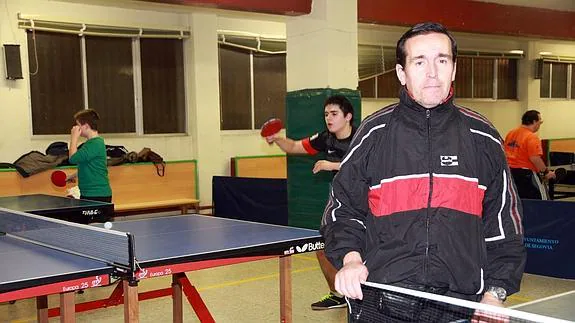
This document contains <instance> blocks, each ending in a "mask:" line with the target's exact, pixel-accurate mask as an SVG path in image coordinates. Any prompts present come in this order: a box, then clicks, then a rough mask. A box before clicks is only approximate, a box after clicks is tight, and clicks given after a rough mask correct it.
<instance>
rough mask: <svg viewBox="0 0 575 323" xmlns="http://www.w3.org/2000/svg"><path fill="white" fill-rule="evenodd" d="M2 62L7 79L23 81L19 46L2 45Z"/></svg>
mask: <svg viewBox="0 0 575 323" xmlns="http://www.w3.org/2000/svg"><path fill="white" fill-rule="evenodd" d="M4 62H5V68H6V69H5V70H6V78H7V79H9V80H18V79H23V77H22V60H21V59H20V45H13V44H4Z"/></svg>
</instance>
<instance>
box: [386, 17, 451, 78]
mask: <svg viewBox="0 0 575 323" xmlns="http://www.w3.org/2000/svg"><path fill="white" fill-rule="evenodd" d="M431 33H439V34H444V35H446V36H447V37H449V40H450V41H451V56H452V58H453V62H454V63H455V61H456V59H457V42H456V41H455V38H453V36H452V35H451V33H450V32H449V31H448V30H447V28H445V27H444V26H443V25H441V24H439V23H436V22H424V23H420V24H417V25H415V26H413V27H411V29H410V30H408V31H407V32H405V34H403V36H401V38H400V39H399V40H398V41H397V47H396V48H395V58H396V59H397V64H399V65H401V66H402V67H404V68H405V58H406V56H407V53H406V52H405V42H406V41H407V40H408V39H410V38H412V37H415V36H418V35H427V34H431Z"/></svg>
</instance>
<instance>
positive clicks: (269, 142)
mask: <svg viewBox="0 0 575 323" xmlns="http://www.w3.org/2000/svg"><path fill="white" fill-rule="evenodd" d="M277 139H278V134H275V135H271V136H267V137H266V141H267V142H268V144H270V145H271V144H273V143H274V142H276V140H277Z"/></svg>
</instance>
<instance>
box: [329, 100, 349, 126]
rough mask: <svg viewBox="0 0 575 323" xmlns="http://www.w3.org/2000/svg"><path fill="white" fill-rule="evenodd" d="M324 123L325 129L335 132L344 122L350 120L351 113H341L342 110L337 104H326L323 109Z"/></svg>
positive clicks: (344, 124) (346, 122)
mask: <svg viewBox="0 0 575 323" xmlns="http://www.w3.org/2000/svg"><path fill="white" fill-rule="evenodd" d="M324 117H325V124H326V125H327V130H328V131H329V132H331V133H337V132H339V131H341V130H343V129H344V128H345V126H346V124H348V123H349V121H350V120H351V113H348V114H347V116H344V115H343V111H341V108H340V107H339V105H337V104H328V105H326V107H325V109H324Z"/></svg>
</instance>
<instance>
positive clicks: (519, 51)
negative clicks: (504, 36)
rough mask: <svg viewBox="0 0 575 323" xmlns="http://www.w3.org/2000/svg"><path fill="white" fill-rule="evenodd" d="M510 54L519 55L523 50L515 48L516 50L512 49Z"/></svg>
mask: <svg viewBox="0 0 575 323" xmlns="http://www.w3.org/2000/svg"><path fill="white" fill-rule="evenodd" d="M509 54H519V55H523V51H522V50H521V49H514V50H510V51H509Z"/></svg>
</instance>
